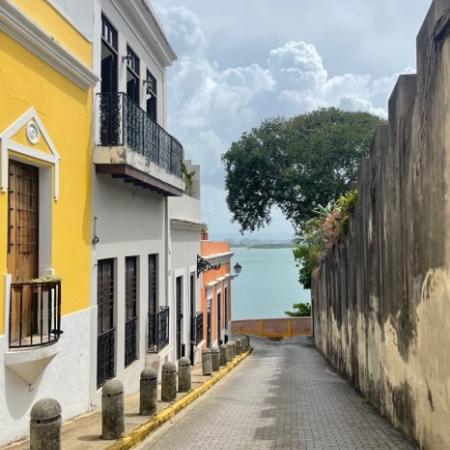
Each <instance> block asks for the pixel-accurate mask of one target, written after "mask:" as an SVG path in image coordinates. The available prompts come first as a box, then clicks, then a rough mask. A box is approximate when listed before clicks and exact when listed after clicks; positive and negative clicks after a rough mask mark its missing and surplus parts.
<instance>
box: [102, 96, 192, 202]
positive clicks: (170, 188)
mask: <svg viewBox="0 0 450 450" xmlns="http://www.w3.org/2000/svg"><path fill="white" fill-rule="evenodd" d="M97 115H98V121H99V133H98V138H97V148H96V152H95V154H94V162H95V163H96V166H97V172H100V173H112V174H113V175H116V176H117V177H119V176H120V175H121V174H122V175H123V178H126V181H127V179H128V181H133V180H135V181H136V184H138V183H139V185H141V186H143V187H149V188H153V189H154V190H159V191H161V192H163V193H165V194H167V195H181V194H182V192H183V190H184V183H183V181H182V164H183V146H182V145H181V144H180V143H179V142H178V141H177V140H176V139H175V138H174V137H173V136H171V135H170V134H169V133H167V131H165V130H164V129H163V128H162V127H161V126H159V125H158V124H157V123H156V122H154V121H153V120H152V119H151V118H150V116H149V115H148V114H147V112H146V111H144V110H143V109H142V108H140V107H139V106H138V105H137V104H136V103H135V101H134V100H133V99H131V98H130V97H129V96H128V95H127V94H125V93H123V92H113V93H111V92H108V93H100V94H97ZM99 148H100V149H103V151H100V150H99ZM106 148H109V151H105V149H106ZM112 148H116V151H112V150H111V149H112ZM120 166H123V167H121V168H122V171H120ZM114 167H115V168H114ZM127 167H128V170H125V169H126V168H127ZM161 169H162V170H161ZM139 173H140V176H139Z"/></svg>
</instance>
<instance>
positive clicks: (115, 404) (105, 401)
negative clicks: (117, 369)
mask: <svg viewBox="0 0 450 450" xmlns="http://www.w3.org/2000/svg"><path fill="white" fill-rule="evenodd" d="M123 409H124V406H123V384H122V383H121V382H120V381H119V380H109V381H107V382H106V383H105V385H104V386H103V389H102V439H105V440H111V439H119V438H120V437H121V436H122V435H123V432H124V431H125V422H124V418H123Z"/></svg>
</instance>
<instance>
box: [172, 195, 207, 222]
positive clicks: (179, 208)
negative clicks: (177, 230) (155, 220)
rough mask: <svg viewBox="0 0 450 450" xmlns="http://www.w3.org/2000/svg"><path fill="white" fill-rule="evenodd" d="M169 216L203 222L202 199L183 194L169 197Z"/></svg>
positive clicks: (187, 220)
mask: <svg viewBox="0 0 450 450" xmlns="http://www.w3.org/2000/svg"><path fill="white" fill-rule="evenodd" d="M169 217H170V218H171V219H178V220H184V221H186V222H192V223H198V224H200V223H202V214H201V204H200V200H198V199H196V198H194V197H189V196H188V195H183V196H181V197H170V198H169Z"/></svg>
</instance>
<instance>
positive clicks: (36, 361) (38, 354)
mask: <svg viewBox="0 0 450 450" xmlns="http://www.w3.org/2000/svg"><path fill="white" fill-rule="evenodd" d="M60 350H61V340H59V341H57V342H55V343H54V344H51V345H47V346H45V347H33V348H27V349H21V350H9V351H7V352H6V353H5V365H6V367H8V368H9V369H10V370H12V371H13V372H14V373H15V374H16V375H17V376H19V377H20V378H22V380H24V381H25V382H26V383H27V384H33V383H34V382H35V381H36V379H37V378H38V377H39V376H40V375H41V373H42V372H44V370H45V368H46V367H47V366H48V365H49V364H50V362H51V361H52V359H53V358H54V357H55V356H56V355H57V354H58V353H59V352H60Z"/></svg>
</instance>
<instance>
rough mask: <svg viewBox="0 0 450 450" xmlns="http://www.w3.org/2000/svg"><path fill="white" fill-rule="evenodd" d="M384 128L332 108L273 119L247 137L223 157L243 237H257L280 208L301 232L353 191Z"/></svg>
mask: <svg viewBox="0 0 450 450" xmlns="http://www.w3.org/2000/svg"><path fill="white" fill-rule="evenodd" d="M382 122H383V121H382V119H380V118H379V117H377V116H374V115H371V114H369V113H363V112H346V111H341V110H339V109H335V108H329V109H320V110H318V111H314V112H312V113H309V114H303V115H300V116H297V117H294V118H292V119H284V118H277V119H269V120H266V121H264V122H263V123H262V124H261V125H260V126H259V127H258V128H255V129H253V130H251V131H250V132H247V133H244V134H243V135H242V136H241V138H240V140H239V141H237V142H234V143H233V144H232V145H231V148H230V149H229V150H228V151H227V152H226V153H225V154H224V155H223V157H222V159H223V161H224V164H225V170H226V178H225V183H226V189H227V192H228V194H227V203H228V207H229V209H230V211H231V212H232V214H233V221H235V222H238V223H239V224H240V226H241V230H242V231H255V230H256V229H259V228H262V227H264V226H265V225H266V224H268V223H269V222H270V211H271V208H272V207H274V206H278V207H279V208H280V209H281V211H282V212H283V214H284V215H285V216H286V218H288V219H289V220H291V222H292V223H293V225H294V226H295V227H296V228H297V230H300V229H301V227H302V226H303V225H304V224H305V222H306V221H307V220H309V219H311V218H312V217H313V215H314V210H315V209H316V208H317V207H318V206H319V205H327V204H329V203H330V202H332V201H334V200H336V199H337V198H338V197H339V196H340V195H341V194H344V193H345V192H347V191H348V190H349V189H350V186H351V184H352V182H353V181H354V180H355V177H356V171H357V167H358V163H359V161H360V159H361V158H362V157H363V156H365V155H367V154H368V152H369V148H370V143H371V140H372V138H373V135H374V130H375V127H376V125H377V124H380V123H382Z"/></svg>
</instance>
